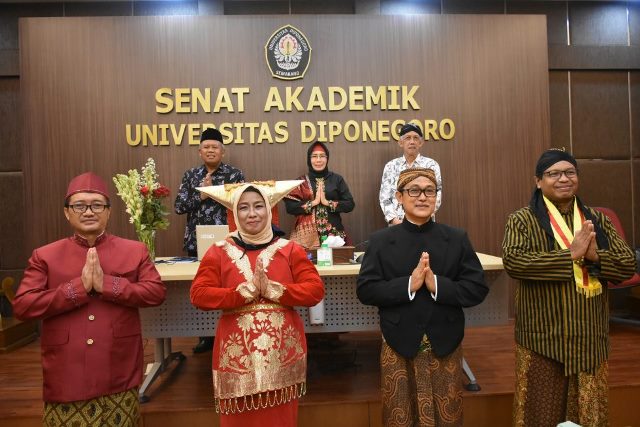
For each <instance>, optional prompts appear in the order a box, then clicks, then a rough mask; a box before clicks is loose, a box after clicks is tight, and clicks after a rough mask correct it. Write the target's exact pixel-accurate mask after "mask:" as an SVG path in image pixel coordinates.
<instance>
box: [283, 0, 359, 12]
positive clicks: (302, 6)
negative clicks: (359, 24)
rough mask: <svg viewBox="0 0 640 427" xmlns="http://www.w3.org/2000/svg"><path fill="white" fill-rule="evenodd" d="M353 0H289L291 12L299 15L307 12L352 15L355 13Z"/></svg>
mask: <svg viewBox="0 0 640 427" xmlns="http://www.w3.org/2000/svg"><path fill="white" fill-rule="evenodd" d="M355 11H356V9H355V4H354V2H353V0H323V1H322V2H318V1H314V0H291V13H292V14H294V15H295V14H300V15H309V14H341V15H353V14H354V13H355Z"/></svg>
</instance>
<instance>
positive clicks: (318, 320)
mask: <svg viewBox="0 0 640 427" xmlns="http://www.w3.org/2000/svg"><path fill="white" fill-rule="evenodd" d="M309 323H311V324H312V325H321V324H323V323H324V299H323V300H322V301H320V302H319V303H317V304H316V305H314V306H313V307H309Z"/></svg>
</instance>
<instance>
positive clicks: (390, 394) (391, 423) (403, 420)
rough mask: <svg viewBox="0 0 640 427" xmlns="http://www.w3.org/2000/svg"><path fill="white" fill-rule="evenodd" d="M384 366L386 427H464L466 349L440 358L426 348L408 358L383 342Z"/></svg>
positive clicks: (382, 356) (382, 361)
mask: <svg viewBox="0 0 640 427" xmlns="http://www.w3.org/2000/svg"><path fill="white" fill-rule="evenodd" d="M423 342H424V340H423ZM427 344H428V343H427ZM380 364H381V375H382V402H383V407H382V423H383V425H385V426H386V427H413V426H421V427H431V426H433V427H435V426H438V427H454V426H457V427H460V426H462V347H460V346H459V347H458V348H457V349H456V350H455V351H454V352H453V353H451V354H449V355H447V356H445V357H436V356H435V355H434V354H433V353H432V352H431V350H430V349H429V346H428V345H425V346H424V347H422V349H421V351H420V352H418V354H417V355H416V357H414V358H413V359H407V358H404V357H402V356H400V355H399V354H398V353H396V352H395V351H393V349H392V348H391V347H389V346H388V345H387V343H386V342H384V341H383V343H382V351H381V356H380Z"/></svg>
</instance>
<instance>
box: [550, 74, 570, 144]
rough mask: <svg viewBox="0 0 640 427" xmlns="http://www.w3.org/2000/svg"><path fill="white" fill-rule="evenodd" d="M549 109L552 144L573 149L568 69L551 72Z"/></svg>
mask: <svg viewBox="0 0 640 427" xmlns="http://www.w3.org/2000/svg"><path fill="white" fill-rule="evenodd" d="M549 110H550V112H551V146H552V147H556V148H561V147H565V148H566V149H567V150H571V111H570V109H569V73H568V72H567V71H550V72H549Z"/></svg>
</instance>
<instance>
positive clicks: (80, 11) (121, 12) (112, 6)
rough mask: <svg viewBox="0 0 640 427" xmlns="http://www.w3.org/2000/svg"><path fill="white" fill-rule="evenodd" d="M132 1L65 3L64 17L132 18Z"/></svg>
mask: <svg viewBox="0 0 640 427" xmlns="http://www.w3.org/2000/svg"><path fill="white" fill-rule="evenodd" d="M133 3H134V2H133V1H104V2H102V1H101V2H77V3H76V2H66V3H65V4H64V16H132V15H133Z"/></svg>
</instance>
